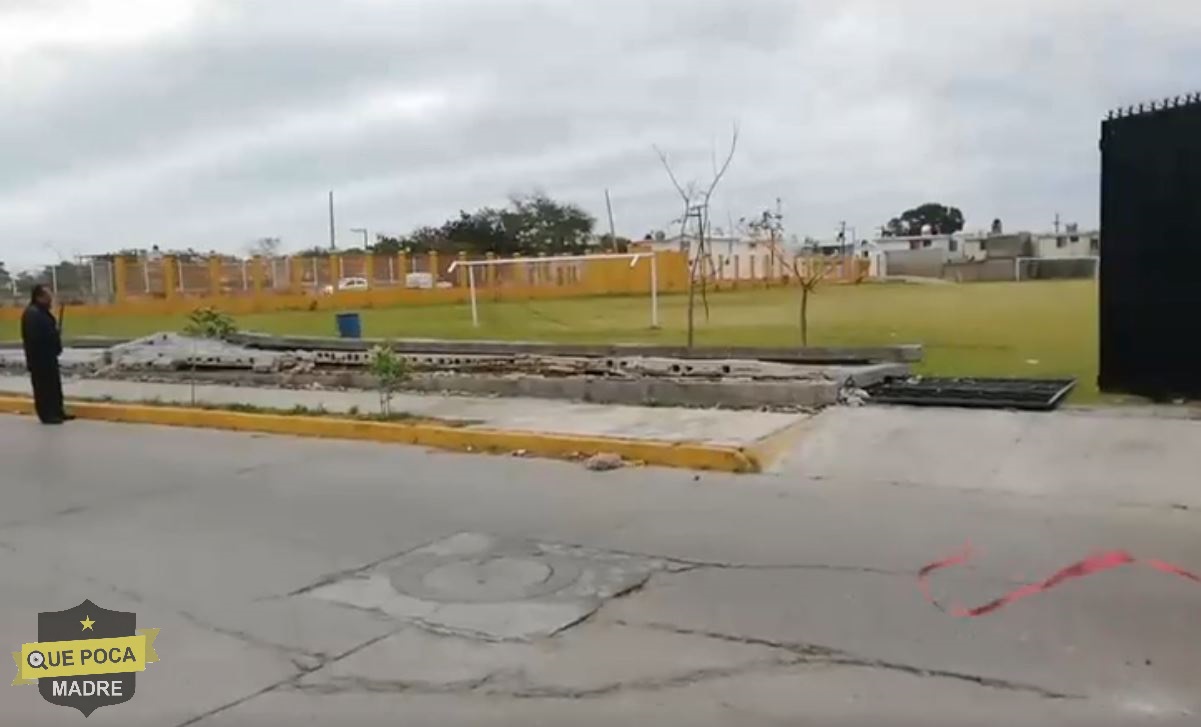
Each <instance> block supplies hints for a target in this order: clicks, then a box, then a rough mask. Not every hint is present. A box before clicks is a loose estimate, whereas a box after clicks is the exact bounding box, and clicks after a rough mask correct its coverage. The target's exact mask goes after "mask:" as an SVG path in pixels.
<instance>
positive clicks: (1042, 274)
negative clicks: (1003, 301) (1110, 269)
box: [1013, 256, 1101, 283]
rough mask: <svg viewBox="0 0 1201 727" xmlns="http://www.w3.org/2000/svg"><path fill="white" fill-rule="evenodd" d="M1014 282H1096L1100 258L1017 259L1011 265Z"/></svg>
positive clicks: (1099, 268)
mask: <svg viewBox="0 0 1201 727" xmlns="http://www.w3.org/2000/svg"><path fill="white" fill-rule="evenodd" d="M1013 270H1014V280H1017V281H1018V282H1019V283H1020V282H1025V281H1028V280H1096V279H1097V277H1098V275H1099V274H1100V270H1101V258H1099V257H1096V256H1090V257H1019V258H1017V259H1016V260H1014V263H1013Z"/></svg>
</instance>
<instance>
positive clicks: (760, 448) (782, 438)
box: [745, 414, 820, 472]
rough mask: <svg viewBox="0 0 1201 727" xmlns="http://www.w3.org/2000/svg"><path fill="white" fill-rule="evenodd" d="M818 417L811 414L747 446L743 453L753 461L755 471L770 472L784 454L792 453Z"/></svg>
mask: <svg viewBox="0 0 1201 727" xmlns="http://www.w3.org/2000/svg"><path fill="white" fill-rule="evenodd" d="M818 416H820V415H819V414H811V415H809V416H807V417H805V418H804V419H802V420H800V421H799V422H796V423H794V424H789V425H788V426H786V427H784V428H783V429H779V430H777V431H775V432H773V433H772V434H769V435H767V436H766V437H764V438H762V439H760V440H759V441H757V442H755V443H754V444H752V445H750V446H748V447H747V448H746V450H745V451H746V454H747V456H748V457H750V458H751V459H753V460H754V461H755V465H756V469H755V471H756V472H764V471H770V468H771V467H772V466H773V465H775V464H777V463H778V462H779V461H780V460H781V459H783V457H784V455H785V454H787V453H788V452H790V451H792V449H793V447H795V446H796V443H797V440H798V439H800V438H801V437H802V436H804V435H805V434H806V433H807V432H808V431H809V430H810V429H812V428H813V425H814V420H815V419H817V417H818Z"/></svg>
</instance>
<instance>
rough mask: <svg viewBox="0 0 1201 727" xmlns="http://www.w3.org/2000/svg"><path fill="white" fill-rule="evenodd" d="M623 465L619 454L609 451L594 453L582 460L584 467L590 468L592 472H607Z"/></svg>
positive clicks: (623, 461)
mask: <svg viewBox="0 0 1201 727" xmlns="http://www.w3.org/2000/svg"><path fill="white" fill-rule="evenodd" d="M625 466H626V463H625V460H623V459H622V458H621V455H619V454H612V453H610V452H601V453H600V454H594V455H592V456H591V457H589V458H588V459H587V460H585V461H584V468H585V469H590V470H592V471H593V472H608V471H609V470H618V469H621V468H622V467H625Z"/></svg>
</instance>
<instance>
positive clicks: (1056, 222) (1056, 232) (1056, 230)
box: [1055, 212, 1059, 236]
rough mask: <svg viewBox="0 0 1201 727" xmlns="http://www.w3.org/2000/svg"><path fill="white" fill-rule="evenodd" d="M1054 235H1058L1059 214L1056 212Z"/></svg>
mask: <svg viewBox="0 0 1201 727" xmlns="http://www.w3.org/2000/svg"><path fill="white" fill-rule="evenodd" d="M1055 234H1056V236H1058V235H1059V213H1058V212H1056V213H1055Z"/></svg>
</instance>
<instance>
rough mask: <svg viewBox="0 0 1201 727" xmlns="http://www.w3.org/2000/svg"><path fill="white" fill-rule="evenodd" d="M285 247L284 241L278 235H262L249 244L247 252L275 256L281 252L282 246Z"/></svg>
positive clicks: (254, 254)
mask: <svg viewBox="0 0 1201 727" xmlns="http://www.w3.org/2000/svg"><path fill="white" fill-rule="evenodd" d="M282 247H283V241H282V240H280V239H279V238H278V237H260V238H259V239H257V240H255V241H254V242H252V243H250V244H249V245H247V248H246V249H247V252H249V253H250V255H251V256H252V257H254V256H259V257H267V258H270V257H275V256H276V255H278V254H279V251H280V248H282Z"/></svg>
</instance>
